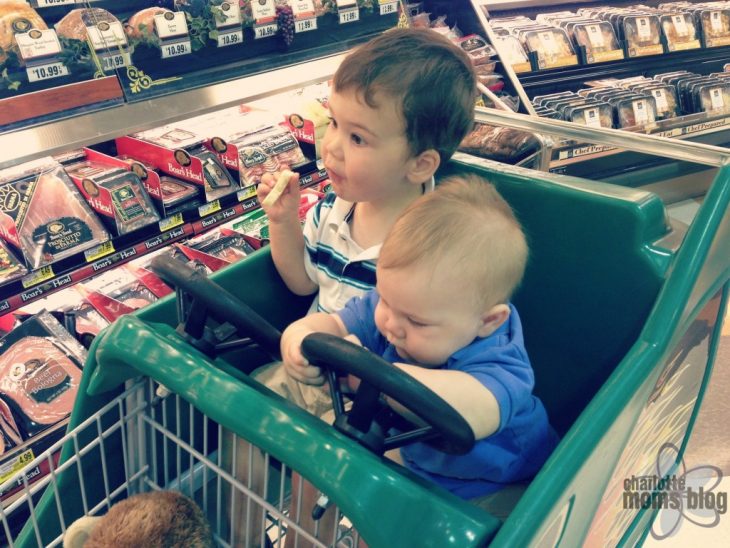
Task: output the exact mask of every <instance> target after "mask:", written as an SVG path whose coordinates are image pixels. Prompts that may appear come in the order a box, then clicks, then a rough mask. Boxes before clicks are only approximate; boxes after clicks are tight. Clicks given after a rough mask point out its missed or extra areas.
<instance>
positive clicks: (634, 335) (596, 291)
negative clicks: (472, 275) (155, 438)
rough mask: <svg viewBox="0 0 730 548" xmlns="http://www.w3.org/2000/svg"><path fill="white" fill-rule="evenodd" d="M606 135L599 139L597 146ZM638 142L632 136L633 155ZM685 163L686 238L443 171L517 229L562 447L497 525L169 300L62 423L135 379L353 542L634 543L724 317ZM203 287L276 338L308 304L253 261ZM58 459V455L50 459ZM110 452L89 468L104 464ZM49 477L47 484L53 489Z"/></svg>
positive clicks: (86, 384)
mask: <svg viewBox="0 0 730 548" xmlns="http://www.w3.org/2000/svg"><path fill="white" fill-rule="evenodd" d="M490 116H491V115H486V114H483V113H482V117H486V118H487V121H494V120H493V119H492V118H490ZM502 121H504V120H502ZM507 122H509V120H507V121H506V122H505V123H507ZM530 123H531V122H530ZM525 124H528V122H525ZM528 125H529V124H528ZM533 129H534V128H533ZM553 129H554V131H555V132H560V131H564V130H565V128H564V127H563V126H562V125H560V124H558V125H556V126H554V127H553ZM571 131H572V130H571ZM618 133H619V132H612V131H609V132H599V134H600V135H599V136H601V137H605V139H608V140H609V141H611V140H612V139H613V140H615V139H617V138H618V137H616V135H615V134H618ZM602 134H605V135H602ZM590 136H591V135H590V134H588V133H587V134H586V137H590ZM637 139H638V138H637ZM594 140H595V139H594ZM599 140H600V139H599ZM656 142H659V141H658V140H656V139H650V138H644V139H638V140H637V143H638V145H637V146H639V145H644V144H647V143H648V145H647V147H648V148H652V147H654V146H655V145H654V144H655V143H656ZM660 145H661V146H667V145H665V144H663V143H661V142H659V145H656V146H657V147H659V150H661V146H660ZM670 146H671V145H670ZM688 147H689V148H687V149H686V150H690V151H691V150H692V147H691V146H689V145H688ZM652 150H656V149H652ZM673 150H674V149H673ZM708 151H709V152H708ZM650 152H651V150H650ZM684 152H685V150H683V153H684ZM669 155H670V154H669ZM703 155H704V156H703ZM696 157H697V158H700V161H704V160H705V159H706V158H710V162H709V163H714V164H715V165H716V166H718V171H717V176H716V179H715V181H714V183H713V185H712V187H711V188H710V190H709V192H708V193H707V194H706V196H705V197H704V199H703V202H702V205H701V207H700V208H699V210H698V212H697V214H696V216H695V218H694V221H693V222H692V224H691V225H690V226H689V227H680V226H678V225H677V224H676V223H674V222H670V219H669V217H668V216H667V212H666V209H665V206H664V204H663V203H662V201H661V200H660V199H659V198H658V197H657V196H656V195H654V194H652V193H649V192H645V191H642V190H637V189H633V188H628V187H624V186H616V185H610V184H604V183H598V182H592V181H588V180H583V179H575V178H568V177H563V176H559V175H551V174H546V173H540V172H534V171H529V170H526V169H522V168H514V167H509V166H502V165H499V164H495V163H491V162H488V161H482V160H473V161H470V162H452V163H451V164H449V166H447V168H448V169H447V170H448V171H455V170H467V171H475V172H477V173H478V174H480V175H482V176H484V177H485V178H486V179H488V180H490V181H491V182H492V183H494V184H495V185H496V187H497V189H498V190H499V192H500V193H501V194H502V195H503V196H504V197H505V198H506V199H507V201H508V202H509V203H510V204H511V205H512V207H513V208H514V209H515V211H516V214H517V216H518V218H519V219H520V220H521V222H522V224H523V226H524V229H525V231H526V233H527V236H528V241H529V243H530V248H531V257H530V261H529V265H528V269H527V273H526V276H525V279H524V282H523V284H522V286H521V288H520V290H519V292H518V294H517V295H516V297H515V299H514V302H515V305H516V306H517V308H518V309H519V310H520V315H521V317H522V320H523V324H524V332H525V339H526V344H527V348H528V351H529V353H530V356H531V360H532V363H533V366H534V369H535V376H536V389H535V391H536V393H537V395H538V396H539V397H540V398H541V399H542V401H543V402H544V403H545V406H546V408H547V410H548V413H549V416H550V418H551V421H552V423H553V424H554V426H555V427H556V429H557V430H558V432H559V433H560V435H561V436H562V441H561V443H560V445H559V446H558V448H557V449H556V450H555V452H554V453H553V455H552V456H551V458H550V459H549V461H548V462H547V463H546V464H545V466H544V467H543V468H542V470H541V471H540V473H539V474H538V476H537V477H536V478H535V479H534V480H533V481H532V482H531V484H530V486H529V488H528V489H527V491H526V493H525V494H524V496H523V497H522V499H521V500H520V502H519V504H518V506H517V507H516V508H515V510H514V511H513V512H512V514H511V515H510V517H509V518H508V519H507V520H506V522H504V523H501V522H500V521H499V520H497V519H495V518H494V517H493V516H490V515H488V514H486V513H485V512H483V511H481V510H479V509H477V508H475V507H473V506H471V505H470V504H468V503H467V502H465V501H463V500H460V499H457V498H455V497H453V496H451V495H450V494H448V493H446V492H444V491H443V490H441V489H439V488H437V487H435V486H433V485H430V484H428V483H426V482H424V481H423V480H421V479H419V478H418V477H416V476H415V475H413V474H411V473H409V472H408V471H406V470H404V469H403V468H401V467H399V466H398V465H396V464H393V463H391V462H389V461H386V460H384V459H382V458H380V457H377V456H375V455H373V454H372V453H370V452H369V451H367V450H366V449H365V448H363V447H361V446H360V445H358V444H357V443H355V442H354V441H352V440H351V439H349V438H347V437H345V436H344V435H342V434H340V433H339V432H337V431H335V430H334V429H333V428H331V427H329V426H327V425H326V424H324V423H323V422H321V421H319V420H317V419H315V418H314V417H312V416H309V415H307V414H306V413H305V412H303V411H302V410H300V409H298V408H296V407H294V406H292V405H291V404H289V403H288V402H286V401H284V400H283V399H281V398H279V397H277V396H274V395H273V394H271V393H270V392H268V391H267V390H265V389H264V388H262V387H261V386H259V385H257V383H255V382H254V381H252V380H250V379H249V378H248V377H247V376H246V374H245V373H247V372H249V371H251V370H252V369H253V367H255V366H257V365H259V364H261V363H262V362H263V360H264V359H265V357H264V356H263V355H262V354H261V353H260V352H257V351H256V350H250V349H249V350H243V351H235V352H231V353H230V354H228V355H225V356H222V357H219V358H218V359H216V360H215V361H211V360H210V359H208V358H206V357H205V356H204V355H203V354H201V353H200V352H198V351H197V350H195V349H194V348H192V347H190V346H189V345H187V344H186V343H184V342H183V341H182V339H181V338H180V336H179V335H178V334H177V333H176V332H175V331H174V329H173V327H172V326H173V325H174V324H175V304H174V299H171V298H168V299H165V300H162V301H160V302H158V303H156V304H155V305H153V306H150V307H148V308H146V309H144V310H143V311H141V312H140V313H138V314H135V315H132V316H126V317H123V318H121V319H120V320H118V321H117V322H116V323H115V324H114V325H112V326H111V327H110V328H108V329H107V330H106V331H105V332H103V333H102V334H101V335H100V336H99V337H98V338H97V340H96V341H95V342H94V344H93V346H92V348H91V352H90V356H91V357H90V359H89V361H88V363H87V364H86V366H85V371H84V376H83V383H82V387H81V390H80V392H79V393H80V396H79V398H78V400H77V403H76V407H75V408H74V411H73V415H72V417H71V428H73V427H75V426H77V425H79V424H81V423H82V422H83V421H84V420H87V419H88V418H89V417H92V416H94V414H95V413H97V412H98V411H99V409H100V408H101V407H102V406H103V405H104V404H106V403H108V402H109V401H110V400H112V399H113V398H115V397H118V396H119V394H120V393H121V391H122V390H123V387H124V383H125V381H129V380H130V379H133V378H136V377H138V376H140V375H142V376H145V377H150V378H152V379H154V380H155V381H157V382H159V383H162V384H163V385H165V386H166V387H167V388H168V389H169V390H170V391H171V392H172V393H173V394H175V395H179V396H174V397H176V398H177V397H179V398H181V399H183V400H185V401H187V402H189V403H190V404H191V405H192V406H193V407H195V408H196V409H198V410H200V411H201V412H202V413H203V414H205V416H207V417H209V418H210V419H211V420H212V421H214V422H215V423H218V424H222V425H224V426H225V427H226V428H229V429H231V430H232V431H234V432H235V433H236V434H237V435H238V436H240V437H242V438H245V439H246V440H248V441H250V442H251V443H253V444H254V445H255V446H258V447H260V448H261V449H262V450H264V451H265V452H267V453H269V454H270V455H272V456H273V457H275V458H276V459H277V460H278V461H280V462H282V463H284V464H285V465H286V466H290V467H292V468H293V469H295V470H297V471H298V472H300V473H301V474H302V475H303V476H304V477H306V478H308V479H309V480H310V481H312V482H313V483H314V484H315V485H316V486H317V488H319V489H321V490H322V491H323V492H325V493H327V494H328V495H329V496H330V498H331V499H332V500H333V501H334V502H335V503H336V504H337V505H338V507H339V508H340V509H341V510H342V512H343V513H344V514H345V515H346V516H347V517H348V518H349V520H350V521H351V522H352V524H354V526H355V528H356V529H357V530H358V531H359V533H360V534H361V535H362V537H363V538H364V539H365V541H366V542H367V543H368V544H369V545H370V546H375V547H385V546H418V547H424V546H434V547H444V546H458V547H464V546H483V545H487V544H489V545H493V546H528V545H534V546H557V545H560V546H579V545H588V546H613V545H629V546H631V545H635V544H636V543H639V542H640V541H641V540H642V539H643V538H645V537H646V535H647V534H648V533H649V531H650V529H651V526H652V520H653V519H654V518H655V516H656V514H657V509H656V508H651V507H648V508H643V507H640V506H639V507H626V503H625V498H624V482H625V480H626V479H628V478H630V477H632V476H633V477H640V476H650V475H652V474H655V473H656V470H657V458H658V455H659V452H660V450H662V448H666V447H675V448H676V449H677V453H675V456H674V457H673V461H672V462H673V463H674V464H675V466H679V465H680V461H681V458H682V454H683V452H684V449H685V447H686V443H687V441H688V439H689V436H690V434H691V431H692V426H693V423H694V420H695V417H696V415H697V412H698V409H699V407H700V404H701V401H702V396H703V394H704V392H705V389H706V387H707V383H708V379H709V378H710V374H711V369H712V364H713V361H714V358H715V353H716V348H717V343H718V340H719V337H720V326H721V322H722V318H723V317H724V313H725V309H726V305H727V298H728V278H729V277H730V252H729V250H730V215H728V214H727V211H728V205H729V204H730V171H729V169H730V168H728V167H727V166H725V162H726V157H725V155H724V153H723V152H722V151H721V150H719V149H714V148H713V147H697V155H696ZM479 259H480V258H475V260H479ZM485 260H486V259H485ZM212 278H213V279H214V280H215V281H216V282H217V283H218V284H220V285H221V286H222V287H224V288H226V289H227V290H228V291H230V292H231V293H233V294H234V295H235V296H237V297H238V298H240V299H241V300H243V301H245V302H246V303H248V304H249V305H250V306H251V307H252V308H254V309H255V310H257V311H258V312H259V313H260V314H262V315H263V316H264V317H266V318H267V319H268V320H269V321H270V322H272V323H273V324H274V325H277V326H279V327H283V326H285V325H286V324H287V323H288V322H290V321H291V320H293V319H295V318H297V317H300V316H301V315H302V314H303V313H304V312H305V310H306V308H307V306H308V304H309V302H308V299H304V298H300V297H295V296H293V295H292V294H291V293H289V292H288V291H287V290H286V288H285V286H284V284H283V282H282V281H281V279H280V278H279V277H278V275H277V273H276V271H275V268H274V266H273V264H272V261H271V257H270V254H269V252H268V251H267V250H266V249H263V250H260V251H258V252H257V253H255V254H253V255H252V256H250V257H248V258H247V259H245V260H244V261H242V262H240V263H237V264H235V265H232V266H230V267H228V268H226V269H224V270H222V271H219V272H218V273H216V274H215V275H213V276H212ZM179 420H181V421H183V422H184V417H183V418H179ZM196 451H199V452H200V453H201V454H202V453H204V448H203V447H202V446H201V447H196ZM73 453H74V448H73V444H67V447H65V448H64V454H63V455H62V457H61V460H62V462H63V461H64V460H65V459H68V458H71V457H72V455H73ZM119 453H120V455H117V461H118V462H117V464H116V465H115V464H107V465H106V466H108V467H109V466H121V460H120V459H121V453H122V451H120V452H119ZM708 464H711V463H708ZM183 468H184V467H183ZM665 470H666V469H665ZM668 471H669V472H673V471H674V469H673V468H672V467H670V468H669V469H668ZM182 472H184V470H183V471H182ZM178 473H181V471H180V470H178ZM63 481H64V478H63V477H62V474H59V478H58V485H56V487H55V488H56V489H57V490H61V491H63V489H64V488H65V487H64V483H63ZM69 483H72V482H69ZM98 483H102V482H98ZM95 487H96V488H97V491H98V493H96V494H95V495H93V496H95V497H96V499H97V500H103V499H104V498H105V497H107V494H106V493H105V488H104V485H96V486H95ZM89 496H90V497H92V495H89ZM62 505H63V507H64V510H65V513H66V514H67V516H66V517H67V519H71V518H73V517H77V516H78V515H81V514H82V513H83V512H84V508H83V507H82V501H81V500H79V497H78V496H76V495H75V494H74V492H69V493H66V494H62ZM56 506H58V503H57V502H56V501H55V500H54V497H53V496H52V495H51V494H48V493H47V494H46V495H45V496H44V498H43V500H41V502H40V503H38V504H37V505H35V506H34V515H35V519H34V520H33V523H29V524H28V525H27V526H26V530H25V531H24V532H23V535H22V538H21V539H20V541H19V545H22V546H34V545H35V544H36V543H37V539H38V538H39V537H40V538H41V541H42V542H43V543H47V542H49V539H51V538H56V537H57V535H58V534H59V525H58V523H57V519H55V518H54V516H55V515H56V513H57V509H56Z"/></svg>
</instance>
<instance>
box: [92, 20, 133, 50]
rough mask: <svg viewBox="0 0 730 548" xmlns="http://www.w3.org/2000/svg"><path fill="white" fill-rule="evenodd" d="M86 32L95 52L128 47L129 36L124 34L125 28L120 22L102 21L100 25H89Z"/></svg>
mask: <svg viewBox="0 0 730 548" xmlns="http://www.w3.org/2000/svg"><path fill="white" fill-rule="evenodd" d="M86 32H87V33H88V35H89V39H90V40H91V45H92V46H94V49H95V50H97V51H98V50H104V49H107V48H114V47H116V46H126V45H127V35H126V34H124V27H122V24H121V23H120V22H119V21H114V22H113V23H109V22H107V21H102V22H101V23H99V24H98V25H89V26H87V27H86Z"/></svg>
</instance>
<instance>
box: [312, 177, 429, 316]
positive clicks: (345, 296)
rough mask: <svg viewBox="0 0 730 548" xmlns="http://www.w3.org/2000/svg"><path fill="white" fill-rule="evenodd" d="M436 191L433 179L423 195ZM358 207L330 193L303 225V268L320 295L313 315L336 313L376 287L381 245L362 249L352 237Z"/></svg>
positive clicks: (424, 189)
mask: <svg viewBox="0 0 730 548" xmlns="http://www.w3.org/2000/svg"><path fill="white" fill-rule="evenodd" d="M433 188H434V180H433V177H432V178H431V180H430V181H428V182H427V183H425V184H424V185H423V191H424V193H425V192H430V191H432V190H433ZM354 211H355V204H354V203H352V202H346V201H345V200H341V199H340V198H337V196H335V194H334V193H333V192H330V193H328V194H327V195H326V196H325V197H324V198H323V199H322V200H321V201H320V202H319V203H318V204H317V205H316V206H314V207H313V208H311V209H310V210H309V211H308V212H307V218H306V221H305V223H304V267H305V269H306V271H307V275H308V276H309V277H310V279H311V280H312V281H313V282H314V283H316V284H317V285H318V286H319V293H318V295H317V297H316V298H315V299H314V302H313V303H312V307H311V308H310V309H309V311H310V312H315V311H319V312H335V311H337V310H340V309H341V308H342V307H344V306H345V303H346V302H347V301H349V300H350V299H351V298H352V297H359V296H362V295H363V294H364V293H365V292H366V291H368V290H369V289H372V288H373V287H375V264H376V262H377V259H378V254H379V253H380V246H381V244H378V245H374V246H372V247H369V248H367V249H362V248H361V247H360V246H359V245H358V244H357V243H356V242H355V241H354V240H353V239H352V236H351V234H350V225H349V221H350V219H351V217H352V214H353V212H354Z"/></svg>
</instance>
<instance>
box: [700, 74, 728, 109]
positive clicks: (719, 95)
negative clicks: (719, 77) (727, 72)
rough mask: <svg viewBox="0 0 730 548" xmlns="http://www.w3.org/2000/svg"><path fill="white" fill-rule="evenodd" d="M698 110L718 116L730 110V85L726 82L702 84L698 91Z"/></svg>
mask: <svg viewBox="0 0 730 548" xmlns="http://www.w3.org/2000/svg"><path fill="white" fill-rule="evenodd" d="M696 94H697V99H696V103H697V105H698V107H699V108H698V110H699V111H700V112H709V113H712V114H717V113H719V112H727V111H728V110H729V109H730V84H728V83H724V82H716V83H707V84H702V85H700V86H699V88H698V89H697V90H696Z"/></svg>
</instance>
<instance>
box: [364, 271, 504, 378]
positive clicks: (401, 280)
mask: <svg viewBox="0 0 730 548" xmlns="http://www.w3.org/2000/svg"><path fill="white" fill-rule="evenodd" d="M434 270H435V269H427V268H423V267H419V266H418V265H412V266H408V267H403V268H381V267H378V283H377V290H378V293H379V294H380V301H379V302H378V305H377V306H376V308H375V325H376V327H377V328H378V331H380V333H382V334H383V335H384V336H385V337H386V338H387V339H388V341H389V342H390V343H391V344H392V345H393V346H395V348H396V350H397V352H398V355H399V356H400V357H402V358H403V359H404V360H407V361H409V362H413V363H416V364H418V365H422V366H425V367H438V366H441V365H443V364H444V363H445V362H446V360H447V359H448V358H449V356H451V355H452V354H453V353H454V352H456V351H457V350H460V349H461V348H464V347H465V346H467V345H468V344H470V343H471V342H472V341H473V340H474V339H475V338H477V337H486V336H487V335H489V334H491V332H493V331H494V329H496V327H494V328H491V327H489V326H485V322H484V318H485V310H483V309H482V307H481V306H480V305H479V303H476V302H475V300H474V299H473V296H472V295H471V294H470V292H468V291H464V290H463V288H462V287H460V286H459V279H458V276H457V275H456V274H453V273H445V272H435V271H434ZM440 270H441V271H443V270H444V269H440ZM497 327H498V326H497Z"/></svg>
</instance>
